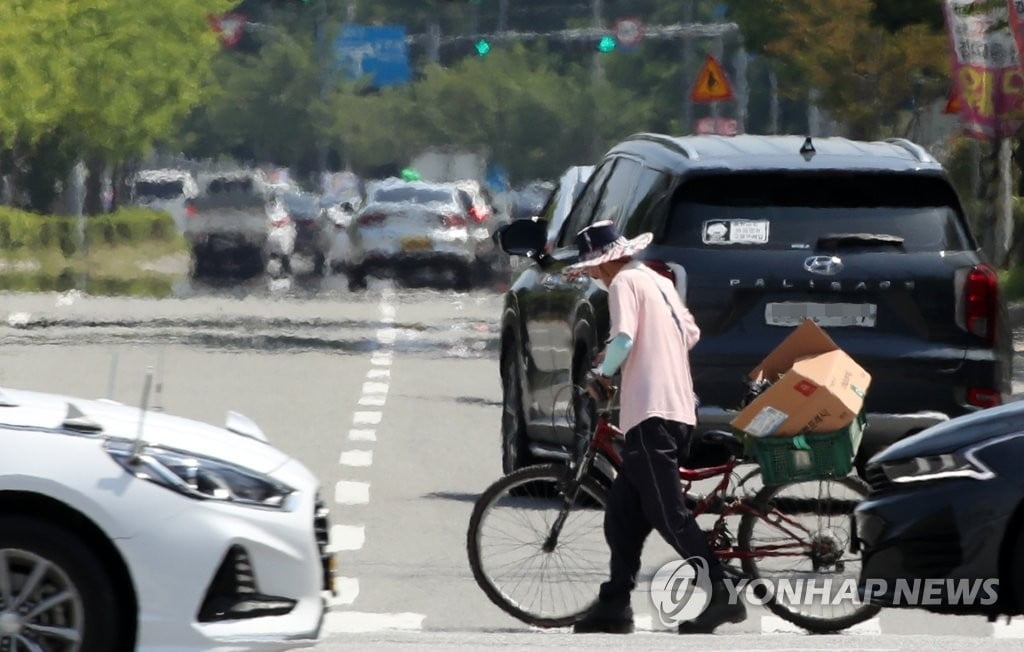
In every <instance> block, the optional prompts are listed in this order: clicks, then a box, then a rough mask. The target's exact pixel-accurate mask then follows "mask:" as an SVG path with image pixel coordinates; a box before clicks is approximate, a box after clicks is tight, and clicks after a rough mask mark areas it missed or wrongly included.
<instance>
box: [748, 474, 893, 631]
mask: <svg viewBox="0 0 1024 652" xmlns="http://www.w3.org/2000/svg"><path fill="white" fill-rule="evenodd" d="M867 495H868V487H867V485H866V484H864V482H862V481H861V480H860V479H858V478H854V477H844V478H829V479H823V480H810V481H806V482H792V483H789V484H784V485H777V486H766V487H764V488H763V489H761V490H760V491H759V492H758V493H757V494H756V495H755V496H754V498H753V499H751V500H750V502H749V503H748V505H749V507H750V508H752V510H753V511H752V512H748V513H746V514H744V515H743V518H742V519H741V520H740V528H739V541H738V543H739V547H740V550H741V551H743V552H744V553H747V554H748V555H749V556H748V557H745V558H744V559H743V570H744V572H745V573H746V574H747V575H748V576H749V577H750V580H751V585H752V587H753V590H754V591H755V592H756V597H758V598H759V599H760V600H761V601H763V603H764V605H765V606H766V607H767V608H768V609H769V610H771V611H772V612H773V613H774V614H776V615H777V616H779V617H780V618H783V619H784V620H787V621H789V622H791V623H793V624H794V625H797V626H799V627H803V628H804V629H806V630H808V631H810V632H815V633H825V632H838V631H842V630H844V629H848V628H849V627H852V626H854V625H856V624H858V623H861V622H864V621H865V620H868V619H869V618H872V617H873V616H874V615H875V614H877V613H878V612H879V608H878V607H876V606H874V605H871V604H869V603H866V602H862V601H861V600H860V599H859V596H858V595H857V594H856V583H857V581H858V579H859V576H860V569H861V558H860V554H859V553H854V552H852V551H851V548H852V547H853V546H852V545H851V544H852V539H853V535H854V528H853V510H854V509H855V508H856V506H857V504H858V503H859V502H860V501H862V500H863V499H864V498H865V497H866V496H867ZM758 580H761V581H758Z"/></svg>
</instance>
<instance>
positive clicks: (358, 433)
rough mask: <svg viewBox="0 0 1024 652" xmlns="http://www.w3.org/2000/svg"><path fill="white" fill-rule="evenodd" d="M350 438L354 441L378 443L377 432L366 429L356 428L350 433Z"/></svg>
mask: <svg viewBox="0 0 1024 652" xmlns="http://www.w3.org/2000/svg"><path fill="white" fill-rule="evenodd" d="M348 438H349V439H351V440H352V441H377V431H376V430H369V429H366V428H356V429H353V430H349V431H348Z"/></svg>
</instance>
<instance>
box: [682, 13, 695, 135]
mask: <svg viewBox="0 0 1024 652" xmlns="http://www.w3.org/2000/svg"><path fill="white" fill-rule="evenodd" d="M693 3H694V0H683V23H685V24H687V25H691V24H693ZM692 58H693V39H692V38H691V37H689V36H684V37H683V133H684V134H689V133H693V102H692V101H691V100H690V61H691V59H692Z"/></svg>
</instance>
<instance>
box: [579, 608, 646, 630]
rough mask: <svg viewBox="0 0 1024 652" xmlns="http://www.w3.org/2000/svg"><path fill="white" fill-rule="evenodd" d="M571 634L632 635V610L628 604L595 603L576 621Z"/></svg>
mask: <svg viewBox="0 0 1024 652" xmlns="http://www.w3.org/2000/svg"><path fill="white" fill-rule="evenodd" d="M572 632H573V634H632V633H633V608H632V607H630V606H629V605H628V604H626V605H616V604H610V603H607V602H601V601H598V602H595V603H594V606H592V607H591V608H590V610H589V611H587V613H586V614H584V615H583V617H582V618H580V619H579V620H577V621H576V624H575V625H573V627H572Z"/></svg>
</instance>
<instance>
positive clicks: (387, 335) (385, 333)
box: [377, 328, 398, 344]
mask: <svg viewBox="0 0 1024 652" xmlns="http://www.w3.org/2000/svg"><path fill="white" fill-rule="evenodd" d="M397 339H398V329H395V328H381V329H378V330H377V341H378V342H380V343H381V344H394V343H395V340H397Z"/></svg>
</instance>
